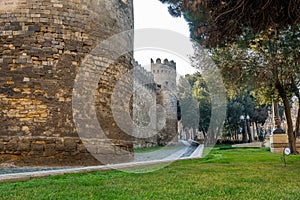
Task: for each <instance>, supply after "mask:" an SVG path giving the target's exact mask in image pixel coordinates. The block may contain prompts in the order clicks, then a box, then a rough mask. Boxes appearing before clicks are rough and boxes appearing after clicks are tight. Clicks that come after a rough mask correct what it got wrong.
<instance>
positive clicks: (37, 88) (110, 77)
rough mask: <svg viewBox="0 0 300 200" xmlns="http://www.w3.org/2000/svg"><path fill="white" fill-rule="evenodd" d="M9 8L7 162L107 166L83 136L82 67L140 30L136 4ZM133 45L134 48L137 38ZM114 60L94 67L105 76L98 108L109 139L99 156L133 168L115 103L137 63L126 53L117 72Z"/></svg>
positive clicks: (0, 137) (1, 55)
mask: <svg viewBox="0 0 300 200" xmlns="http://www.w3.org/2000/svg"><path fill="white" fill-rule="evenodd" d="M5 5H7V7H5ZM5 5H2V4H1V8H2V9H0V107H1V110H0V162H1V163H5V162H7V163H9V162H11V163H14V164H15V165H18V166H57V165H96V164H101V162H100V161H98V160H97V159H95V158H94V157H93V156H92V155H91V154H90V152H89V151H88V150H87V149H86V147H85V146H84V145H83V143H82V141H81V139H80V137H79V136H78V131H77V129H76V126H75V122H74V119H73V116H74V112H75V113H77V111H76V110H75V111H74V110H73V109H72V97H73V96H72V92H73V87H74V83H75V79H76V75H77V73H78V71H79V70H80V67H81V64H82V62H83V60H84V59H85V57H86V56H87V55H89V53H90V52H91V51H92V50H93V49H94V48H95V47H96V46H97V44H99V43H101V42H102V41H104V40H106V39H108V38H109V37H111V36H113V35H115V34H117V33H120V32H123V31H126V30H130V29H132V28H133V4H132V1H130V0H129V1H124V0H40V1H37V0H8V1H6V4H5ZM5 8H6V9H5ZM128 40H130V41H128V43H132V42H133V36H130V37H129V38H128ZM107 54H109V49H108V50H106V52H105V54H103V55H102V54H101V53H99V55H96V56H97V60H96V61H95V62H98V64H97V65H98V66H97V69H99V70H100V71H101V75H100V79H99V83H98V89H97V90H96V91H95V94H96V96H97V100H96V101H95V107H96V109H97V110H96V113H97V118H98V121H99V123H100V126H101V128H102V129H103V132H104V133H105V134H106V136H107V137H106V138H97V139H98V140H99V141H100V142H98V143H97V145H98V148H97V150H96V151H95V152H92V153H96V154H102V155H104V156H107V157H108V159H110V158H111V161H110V162H111V163H118V162H128V161H130V160H132V157H133V156H132V154H133V153H132V152H133V142H132V138H131V137H130V136H128V135H127V134H126V133H124V132H123V131H122V130H120V129H119V128H118V127H117V126H115V124H116V123H115V122H114V119H113V117H112V114H111V109H110V104H109V102H110V99H111V94H112V91H113V88H114V85H115V84H116V82H117V80H118V79H119V77H121V76H122V74H124V73H126V72H127V71H129V70H130V69H132V68H133V65H132V60H133V58H132V53H126V54H125V55H122V57H120V58H118V60H117V61H116V62H114V63H113V64H111V62H109V58H107V57H106V55H107ZM91 73H93V72H91ZM89 75H91V78H92V74H88V76H89ZM79 109H89V108H86V107H84V106H83V107H82V108H79ZM89 130H92V129H89ZM106 140H109V142H110V143H111V144H112V145H113V150H111V149H112V148H109V147H107V143H106ZM121 150H125V151H121ZM120 152H125V153H120ZM102 164H103V163H102Z"/></svg>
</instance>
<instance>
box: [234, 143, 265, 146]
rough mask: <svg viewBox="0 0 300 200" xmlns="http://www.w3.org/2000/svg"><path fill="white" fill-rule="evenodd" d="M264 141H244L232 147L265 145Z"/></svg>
mask: <svg viewBox="0 0 300 200" xmlns="http://www.w3.org/2000/svg"><path fill="white" fill-rule="evenodd" d="M263 146H264V143H263V142H252V143H243V144H235V145H232V147H263Z"/></svg>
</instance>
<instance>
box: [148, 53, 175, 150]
mask: <svg viewBox="0 0 300 200" xmlns="http://www.w3.org/2000/svg"><path fill="white" fill-rule="evenodd" d="M151 72H152V73H153V76H154V81H155V82H156V84H157V85H158V88H157V104H160V105H162V106H163V107H164V108H165V126H164V127H163V129H161V130H160V132H159V134H158V135H159V137H158V141H157V143H158V145H168V144H176V143H177V142H178V133H177V132H178V128H177V123H178V120H177V97H176V96H177V90H176V63H175V62H174V61H168V60H167V59H165V60H164V61H163V62H161V59H159V58H158V59H156V61H155V62H154V61H153V60H151Z"/></svg>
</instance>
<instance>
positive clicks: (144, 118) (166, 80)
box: [133, 58, 178, 147]
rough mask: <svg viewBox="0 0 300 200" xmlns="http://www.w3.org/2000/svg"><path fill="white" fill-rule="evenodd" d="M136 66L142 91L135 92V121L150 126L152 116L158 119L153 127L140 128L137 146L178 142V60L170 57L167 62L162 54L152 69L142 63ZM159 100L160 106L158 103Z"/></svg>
mask: <svg viewBox="0 0 300 200" xmlns="http://www.w3.org/2000/svg"><path fill="white" fill-rule="evenodd" d="M135 66H136V67H135V70H136V71H138V72H139V73H138V74H139V75H138V76H135V81H136V82H137V85H136V88H138V89H137V90H136V91H137V92H138V94H137V93H135V97H136V98H135V101H134V102H135V104H136V105H135V107H134V109H133V113H134V119H136V120H134V121H135V122H136V124H139V125H141V126H147V125H148V124H149V122H150V121H151V120H153V121H155V123H154V124H152V127H147V129H139V131H140V133H137V139H136V141H135V147H150V146H157V145H160V146H164V145H170V144H175V143H177V142H178V133H177V132H178V131H177V98H176V63H175V62H174V61H170V62H169V61H168V60H167V59H165V60H164V62H161V60H160V59H159V58H158V59H157V60H156V62H154V61H153V60H152V59H151V72H147V71H145V69H143V68H142V67H141V66H140V65H138V64H136V65H135ZM148 83H154V84H148ZM156 104H158V106H160V107H156ZM151 109H152V110H151ZM151 111H152V113H151ZM151 114H152V115H151ZM152 130H153V132H152ZM145 132H146V133H145ZM147 132H148V133H149V134H148V135H147ZM145 136H146V137H145Z"/></svg>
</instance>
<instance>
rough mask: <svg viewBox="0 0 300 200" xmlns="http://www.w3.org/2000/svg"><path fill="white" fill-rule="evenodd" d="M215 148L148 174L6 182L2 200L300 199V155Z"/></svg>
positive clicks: (110, 173) (1, 189)
mask: <svg viewBox="0 0 300 200" xmlns="http://www.w3.org/2000/svg"><path fill="white" fill-rule="evenodd" d="M280 157H281V155H280V154H272V153H270V152H268V151H267V150H266V149H249V148H248V149H230V148H219V147H216V148H214V150H213V151H212V152H211V153H210V154H209V155H208V156H207V157H205V158H203V159H197V160H185V161H178V162H175V163H172V164H171V165H169V166H168V167H166V168H163V169H161V170H158V171H154V172H151V173H146V174H131V173H126V172H120V171H115V170H112V171H102V172H93V173H87V174H68V175H62V176H54V177H49V178H44V179H34V180H30V181H27V182H19V183H3V184H1V185H0V198H1V199H22V200H23V199H180V200H181V199H192V200H196V199H272V200H273V199H284V200H285V199H300V156H289V157H288V158H287V166H286V167H284V165H283V163H282V161H281V159H280Z"/></svg>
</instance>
